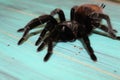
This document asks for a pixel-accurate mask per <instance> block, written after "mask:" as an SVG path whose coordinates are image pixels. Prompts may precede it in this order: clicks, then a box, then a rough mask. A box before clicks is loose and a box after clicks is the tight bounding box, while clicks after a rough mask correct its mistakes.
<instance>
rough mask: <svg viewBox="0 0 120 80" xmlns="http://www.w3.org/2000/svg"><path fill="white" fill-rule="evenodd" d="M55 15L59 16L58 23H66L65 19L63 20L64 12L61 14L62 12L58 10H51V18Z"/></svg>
mask: <svg viewBox="0 0 120 80" xmlns="http://www.w3.org/2000/svg"><path fill="white" fill-rule="evenodd" d="M56 14H58V16H59V18H60V22H63V21H66V19H65V14H64V12H63V10H61V9H59V8H56V9H55V10H53V11H52V12H51V14H50V15H51V16H54V15H56Z"/></svg>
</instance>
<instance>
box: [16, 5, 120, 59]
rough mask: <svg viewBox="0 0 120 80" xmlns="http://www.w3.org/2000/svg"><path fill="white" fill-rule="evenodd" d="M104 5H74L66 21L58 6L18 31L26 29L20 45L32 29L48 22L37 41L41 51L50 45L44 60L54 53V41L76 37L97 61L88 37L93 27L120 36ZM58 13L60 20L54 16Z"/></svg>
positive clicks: (115, 37)
mask: <svg viewBox="0 0 120 80" xmlns="http://www.w3.org/2000/svg"><path fill="white" fill-rule="evenodd" d="M104 7H105V5H104V4H102V5H101V6H98V5H95V4H83V5H80V6H74V7H73V8H71V15H70V16H71V18H70V21H66V18H65V15H64V12H63V11H62V10H61V9H59V8H56V9H55V10H53V11H52V12H51V13H50V14H45V15H41V16H39V17H38V18H35V19H33V20H31V21H30V22H29V23H28V24H27V25H26V26H25V27H24V28H21V29H19V30H18V32H21V31H24V34H23V36H22V38H21V39H20V40H19V42H18V45H20V44H21V43H22V42H23V41H24V40H25V39H26V36H27V34H28V33H29V31H30V30H32V29H34V28H36V27H37V26H38V25H41V24H45V23H46V24H45V27H44V29H43V30H42V32H41V34H40V36H39V38H38V40H37V41H36V43H35V45H39V44H40V43H41V44H40V46H39V47H38V49H37V51H41V50H42V49H43V48H44V46H45V45H48V51H47V54H46V56H45V57H44V61H47V60H48V59H49V58H50V56H51V54H52V51H53V42H59V41H61V42H67V41H75V40H76V39H79V40H80V39H82V40H83V42H84V44H85V47H86V49H87V51H88V53H89V55H90V58H91V59H92V60H93V61H97V57H96V56H95V54H94V51H93V49H92V47H91V45H90V40H89V38H88V36H89V34H90V33H91V32H92V31H93V29H95V28H99V29H102V30H103V31H105V32H107V33H108V35H109V36H110V37H111V38H113V39H118V38H119V37H117V36H116V35H115V32H117V31H116V30H114V29H113V28H112V25H111V22H110V18H109V16H108V15H106V14H104V13H103V11H102V9H103V8H104ZM56 14H58V16H59V19H60V20H59V21H58V20H56V19H55V18H54V15H56ZM102 19H105V20H106V21H107V24H108V27H107V26H105V25H103V24H101V21H102ZM47 32H48V33H49V34H48V36H46V33H47ZM45 36H46V37H45ZM41 41H42V42H41Z"/></svg>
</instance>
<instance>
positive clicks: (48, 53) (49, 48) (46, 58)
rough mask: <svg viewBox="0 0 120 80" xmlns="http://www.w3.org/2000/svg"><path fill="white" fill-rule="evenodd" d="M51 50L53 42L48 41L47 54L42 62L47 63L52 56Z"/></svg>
mask: <svg viewBox="0 0 120 80" xmlns="http://www.w3.org/2000/svg"><path fill="white" fill-rule="evenodd" d="M52 50H53V42H52V40H50V41H49V42H48V52H47V54H46V56H45V57H44V61H48V59H49V58H50V56H51V55H52Z"/></svg>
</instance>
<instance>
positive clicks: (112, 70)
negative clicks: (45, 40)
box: [0, 0, 120, 80]
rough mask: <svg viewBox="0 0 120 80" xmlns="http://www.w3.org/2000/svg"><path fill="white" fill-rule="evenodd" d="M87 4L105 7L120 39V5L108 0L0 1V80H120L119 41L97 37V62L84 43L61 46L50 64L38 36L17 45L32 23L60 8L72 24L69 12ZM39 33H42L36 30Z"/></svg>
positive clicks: (57, 47)
mask: <svg viewBox="0 0 120 80" xmlns="http://www.w3.org/2000/svg"><path fill="white" fill-rule="evenodd" d="M84 3H95V4H101V3H105V4H106V7H105V9H104V12H105V13H106V14H109V16H110V18H111V22H112V25H113V26H114V28H115V29H116V30H118V33H117V35H119V36H120V5H119V4H117V3H111V2H106V1H105V0H62V1H60V0H0V80H120V51H119V50H120V41H117V40H113V39H110V38H108V37H104V36H101V35H97V34H92V35H91V36H90V41H91V44H92V47H93V49H94V51H95V54H96V56H97V58H98V61H97V62H93V61H92V60H91V59H90V58H89V56H88V54H87V52H86V50H85V49H84V47H83V46H82V44H81V42H79V41H78V40H77V41H75V42H67V43H58V44H57V45H56V46H55V47H54V51H53V55H52V56H51V58H50V60H49V61H48V62H44V61H43V58H44V56H45V54H46V51H47V49H46V48H45V49H44V50H43V51H41V52H37V51H36V49H37V46H34V44H35V41H36V40H37V38H38V36H39V34H37V35H35V36H31V37H29V39H28V40H27V41H26V42H25V43H24V44H22V45H21V46H18V45H17V42H18V40H19V39H20V38H21V36H22V33H17V30H18V29H19V28H22V27H24V26H25V25H26V24H27V23H28V22H29V21H30V20H31V19H33V18H35V17H37V16H39V15H42V14H49V13H50V11H52V10H53V9H55V8H61V9H63V11H64V12H65V15H66V18H67V19H68V20H69V13H70V9H71V7H72V6H74V5H80V4H84ZM36 30H39V29H36Z"/></svg>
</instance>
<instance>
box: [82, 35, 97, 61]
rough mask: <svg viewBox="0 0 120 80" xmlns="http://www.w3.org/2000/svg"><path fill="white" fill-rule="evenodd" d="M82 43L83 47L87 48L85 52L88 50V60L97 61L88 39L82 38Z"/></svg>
mask: <svg viewBox="0 0 120 80" xmlns="http://www.w3.org/2000/svg"><path fill="white" fill-rule="evenodd" d="M83 41H84V43H85V46H86V48H87V50H88V53H89V55H90V58H91V59H92V60H93V61H97V57H96V56H95V54H94V51H93V49H92V47H91V46H90V40H89V38H88V36H87V35H86V36H84V37H83Z"/></svg>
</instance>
